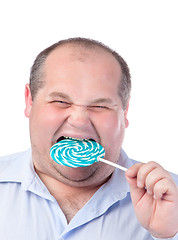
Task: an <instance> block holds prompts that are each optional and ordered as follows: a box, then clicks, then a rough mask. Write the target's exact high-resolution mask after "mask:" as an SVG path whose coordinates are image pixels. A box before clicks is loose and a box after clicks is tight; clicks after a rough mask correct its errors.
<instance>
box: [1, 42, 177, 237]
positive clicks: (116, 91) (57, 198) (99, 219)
mask: <svg viewBox="0 0 178 240" xmlns="http://www.w3.org/2000/svg"><path fill="white" fill-rule="evenodd" d="M130 88H131V83H130V73H129V69H128V66H127V64H126V62H125V61H124V60H123V59H122V58H121V57H120V56H119V55H118V54H117V53H116V52H114V51H112V50H111V49H109V48H108V47H106V46H104V45H103V44H101V43H99V42H96V41H93V40H89V39H81V38H74V39H68V40H64V41H60V42H58V43H56V44H54V45H52V46H51V47H49V48H47V49H46V50H44V51H43V52H42V53H40V54H39V55H38V57H37V59H36V60H35V62H34V65H33V67H32V70H31V77H30V84H27V85H26V87H25V101H26V108H25V116H26V117H28V118H29V123H30V137H31V150H29V151H27V152H25V153H19V154H15V155H11V156H7V157H4V158H2V159H1V161H0V168H1V174H0V190H1V200H0V212H1V214H0V226H1V229H0V237H1V239H6V240H9V239H13V240H15V239H18V240H19V239H33V240H36V239H38V240H39V239H40V240H43V239H50V240H54V239H56V240H59V239H61V240H62V239H67V240H70V239H77V240H79V239H82V240H83V239H102V240H108V239H109V240H116V239H127V240H129V239H144V240H149V239H174V240H175V239H178V235H177V232H178V189H177V186H176V183H175V181H177V180H176V179H177V177H176V176H174V177H175V181H174V180H173V178H172V176H171V175H170V174H169V173H168V172H167V171H166V170H164V169H163V168H162V167H161V166H160V165H159V164H157V163H155V162H149V163H147V164H143V163H135V162H134V161H132V160H130V159H129V158H128V157H127V156H126V154H125V153H124V151H123V150H122V148H121V146H122V142H123V138H124V132H125V128H126V127H128V119H127V113H128V105H129V97H130ZM61 137H72V138H79V139H94V140H95V141H96V142H99V143H100V144H101V145H102V146H103V147H104V148H105V151H106V155H105V158H106V159H108V160H109V161H111V162H115V163H117V162H119V164H121V165H123V166H125V167H127V168H129V170H128V171H127V172H126V175H125V174H124V172H122V171H121V170H118V169H114V167H111V166H110V165H107V164H104V163H102V162H98V163H94V164H93V165H91V166H89V167H80V168H70V167H66V166H62V165H59V164H57V163H56V162H55V161H53V160H52V159H51V157H50V154H49V151H50V148H51V147H52V146H53V144H55V143H56V142H57V141H59V140H60V138H61ZM134 163H135V164H134ZM126 179H127V180H126ZM128 184H129V185H128Z"/></svg>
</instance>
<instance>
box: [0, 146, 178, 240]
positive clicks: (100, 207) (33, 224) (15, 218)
mask: <svg viewBox="0 0 178 240" xmlns="http://www.w3.org/2000/svg"><path fill="white" fill-rule="evenodd" d="M119 163H120V164H121V165H122V166H124V167H127V168H129V167H130V166H131V165H133V164H134V163H135V162H134V161H133V160H131V159H129V158H128V157H127V155H126V154H125V152H124V151H123V150H122V151H121V155H120V159H119ZM174 177H175V181H177V183H178V177H177V176H175V175H174ZM0 239H2V240H84V239H85V240H91V239H93V240H119V239H121V240H152V239H157V238H154V237H152V236H151V235H150V233H149V232H148V231H147V230H145V229H144V228H143V227H142V226H141V225H140V224H139V222H138V221H137V218H136V216H135V214H134V209H133V206H132V201H131V197H130V190H129V186H128V183H127V181H126V179H125V173H124V172H123V171H121V170H119V169H115V171H114V173H113V175H112V177H111V178H110V180H108V181H107V182H106V183H105V184H103V185H102V186H101V187H100V188H99V189H98V191H97V192H96V193H95V194H94V195H93V197H92V198H91V199H90V200H89V201H88V202H87V203H86V204H85V205H84V207H83V208H81V209H80V210H79V211H78V212H77V214H76V215H75V216H74V217H73V219H72V220H71V222H70V223H69V224H68V223H67V221H66V218H65V215H64V214H63V212H62V210H61V209H60V207H59V205H58V203H57V201H56V200H55V198H54V197H53V196H52V195H51V194H50V193H49V191H48V189H47V188H46V186H45V185H44V184H43V182H42V181H41V180H40V178H39V177H38V175H37V174H36V172H35V170H34V167H33V162H32V157H31V149H29V150H28V151H26V152H22V153H16V154H13V155H9V156H5V157H1V158H0ZM171 239H172V240H178V234H177V235H176V236H175V237H174V238H171Z"/></svg>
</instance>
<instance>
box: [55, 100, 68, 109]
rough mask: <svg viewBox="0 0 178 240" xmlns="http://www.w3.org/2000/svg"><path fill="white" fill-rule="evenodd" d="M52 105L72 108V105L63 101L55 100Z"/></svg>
mask: <svg viewBox="0 0 178 240" xmlns="http://www.w3.org/2000/svg"><path fill="white" fill-rule="evenodd" d="M51 103H54V104H56V105H57V106H58V107H61V108H67V107H70V106H71V103H69V102H65V101H61V100H53V101H51Z"/></svg>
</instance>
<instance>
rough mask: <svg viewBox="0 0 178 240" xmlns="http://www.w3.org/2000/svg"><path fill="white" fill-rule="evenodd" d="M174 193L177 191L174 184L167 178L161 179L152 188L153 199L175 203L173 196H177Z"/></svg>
mask: <svg viewBox="0 0 178 240" xmlns="http://www.w3.org/2000/svg"><path fill="white" fill-rule="evenodd" d="M175 192H178V189H177V187H176V185H175V183H174V182H173V181H172V180H171V179H168V178H164V179H161V180H160V181H158V182H157V183H156V184H155V185H154V188H153V193H154V198H155V199H163V200H167V201H175V200H176V199H175V196H177V195H176V194H175Z"/></svg>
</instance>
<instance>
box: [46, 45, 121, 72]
mask: <svg viewBox="0 0 178 240" xmlns="http://www.w3.org/2000/svg"><path fill="white" fill-rule="evenodd" d="M69 61H71V62H75V61H79V62H81V63H87V62H90V63H91V62H94V64H97V66H99V64H101V63H104V62H105V63H107V65H108V68H109V67H111V69H112V68H114V67H115V70H116V69H117V70H116V71H117V72H121V67H120V64H119V62H118V61H117V60H116V58H115V57H114V56H113V55H112V53H111V52H109V50H106V49H104V48H102V47H100V46H89V47H88V46H80V45H76V44H71V43H68V44H64V45H62V46H59V47H57V48H56V49H54V50H53V51H52V52H51V53H50V54H49V55H48V57H47V58H46V61H45V67H46V68H48V67H52V66H53V67H54V66H55V64H56V65H57V66H60V65H59V64H65V62H69Z"/></svg>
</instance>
